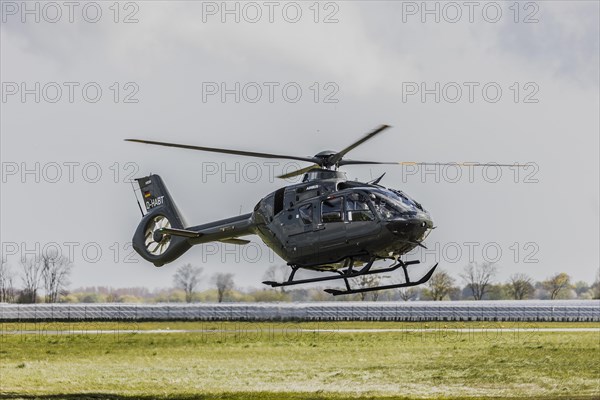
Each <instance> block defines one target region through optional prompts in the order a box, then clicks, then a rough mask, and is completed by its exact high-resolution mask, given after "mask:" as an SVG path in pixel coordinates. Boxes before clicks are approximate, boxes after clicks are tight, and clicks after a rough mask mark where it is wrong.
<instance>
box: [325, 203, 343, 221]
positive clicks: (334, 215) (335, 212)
mask: <svg viewBox="0 0 600 400" xmlns="http://www.w3.org/2000/svg"><path fill="white" fill-rule="evenodd" d="M343 205H344V198H343V197H334V198H332V199H327V200H324V201H323V202H322V203H321V221H322V222H325V223H329V222H343V221H344V214H343V210H342V209H343Z"/></svg>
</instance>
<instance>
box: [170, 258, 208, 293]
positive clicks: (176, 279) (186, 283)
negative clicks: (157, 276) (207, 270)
mask: <svg viewBox="0 0 600 400" xmlns="http://www.w3.org/2000/svg"><path fill="white" fill-rule="evenodd" d="M200 275H202V268H200V267H194V266H192V264H189V263H188V264H184V265H182V266H181V267H179V268H177V271H175V275H173V283H174V284H175V287H177V288H179V289H182V290H183V291H184V292H185V301H186V302H188V303H191V302H192V297H193V296H194V291H195V290H196V288H197V287H198V284H199V283H200Z"/></svg>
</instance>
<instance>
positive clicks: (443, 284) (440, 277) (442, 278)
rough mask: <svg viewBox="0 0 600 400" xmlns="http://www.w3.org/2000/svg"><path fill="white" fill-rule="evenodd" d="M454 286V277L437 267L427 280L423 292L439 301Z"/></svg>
mask: <svg viewBox="0 0 600 400" xmlns="http://www.w3.org/2000/svg"><path fill="white" fill-rule="evenodd" d="M453 286H454V278H452V277H451V276H450V275H449V274H448V273H447V272H446V271H444V270H442V269H438V270H437V272H435V273H434V274H433V276H432V277H431V278H430V279H429V281H428V282H427V288H426V289H425V290H424V294H425V295H427V296H428V297H430V298H431V299H432V300H435V301H440V300H443V299H444V297H446V296H448V295H449V294H450V291H451V290H452V289H453Z"/></svg>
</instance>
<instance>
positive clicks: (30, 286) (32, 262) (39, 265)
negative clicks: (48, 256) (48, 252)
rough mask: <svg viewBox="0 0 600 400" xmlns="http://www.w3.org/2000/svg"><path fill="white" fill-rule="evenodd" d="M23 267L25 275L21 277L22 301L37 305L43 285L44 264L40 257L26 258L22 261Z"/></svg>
mask: <svg viewBox="0 0 600 400" xmlns="http://www.w3.org/2000/svg"><path fill="white" fill-rule="evenodd" d="M21 267H22V268H23V275H21V280H22V281H23V291H22V292H21V296H20V301H22V302H24V303H35V302H37V292H38V290H39V288H40V285H41V278H42V269H43V267H44V263H43V262H42V260H41V257H39V256H34V257H24V258H23V259H21Z"/></svg>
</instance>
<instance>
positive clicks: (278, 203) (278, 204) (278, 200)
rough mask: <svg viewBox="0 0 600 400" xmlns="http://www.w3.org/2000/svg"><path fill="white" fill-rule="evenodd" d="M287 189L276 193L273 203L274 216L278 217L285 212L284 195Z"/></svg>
mask: <svg viewBox="0 0 600 400" xmlns="http://www.w3.org/2000/svg"><path fill="white" fill-rule="evenodd" d="M284 192H285V188H281V189H278V190H277V191H276V192H275V199H274V201H273V215H277V214H279V213H280V212H281V210H283V194H284Z"/></svg>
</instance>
